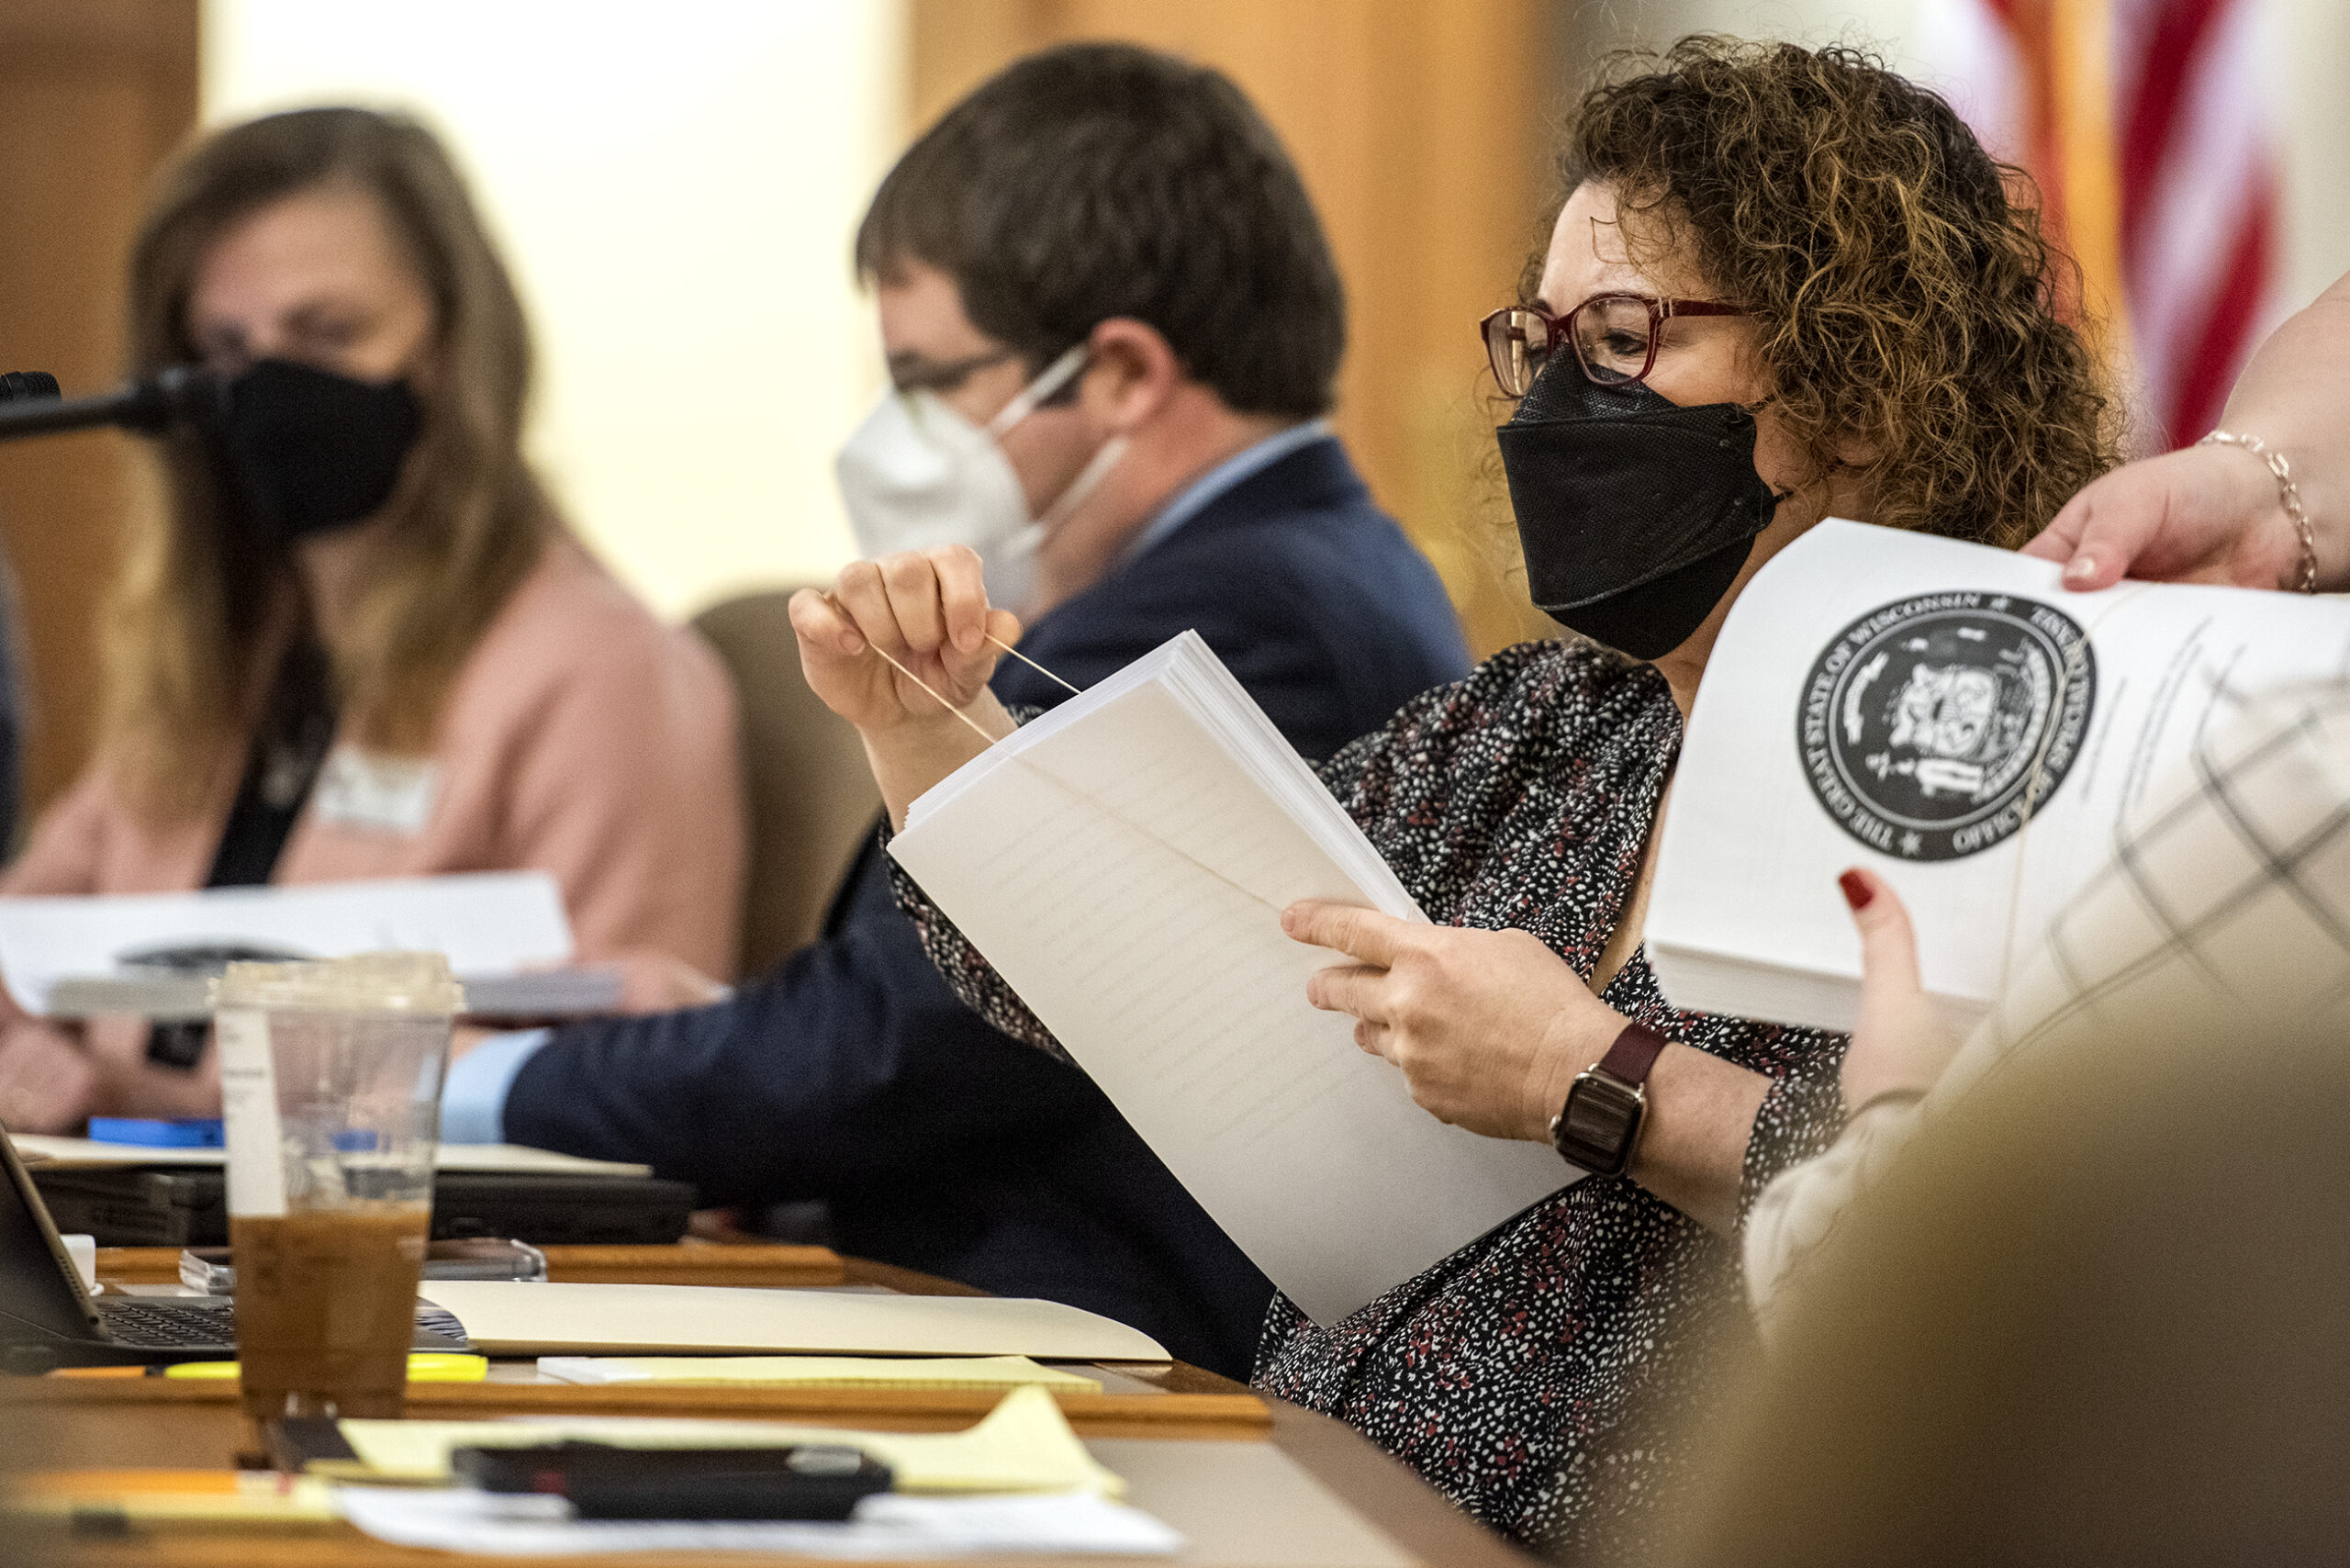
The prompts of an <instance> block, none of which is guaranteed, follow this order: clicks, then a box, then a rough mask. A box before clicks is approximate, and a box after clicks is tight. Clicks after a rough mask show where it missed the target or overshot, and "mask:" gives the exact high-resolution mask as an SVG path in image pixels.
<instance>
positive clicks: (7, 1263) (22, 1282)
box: [0, 1130, 473, 1372]
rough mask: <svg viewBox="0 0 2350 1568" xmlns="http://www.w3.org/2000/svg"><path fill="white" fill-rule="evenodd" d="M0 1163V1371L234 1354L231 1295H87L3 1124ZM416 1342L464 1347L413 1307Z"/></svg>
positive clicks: (451, 1331) (458, 1330)
mask: <svg viewBox="0 0 2350 1568" xmlns="http://www.w3.org/2000/svg"><path fill="white" fill-rule="evenodd" d="M0 1166H5V1167H6V1175H7V1179H6V1181H5V1182H0V1371H7V1372H42V1371H46V1370H48V1369H49V1368H50V1367H61V1366H120V1365H126V1364H133V1363H139V1362H151V1361H229V1360H230V1359H232V1358H234V1357H235V1355H236V1353H237V1339H236V1326H235V1321H234V1318H233V1316H232V1315H231V1310H230V1307H231V1298H230V1297H228V1296H176V1297H168V1296H165V1297H158V1296H111V1295H108V1296H93V1295H92V1294H90V1293H89V1292H88V1291H87V1290H86V1289H84V1286H83V1284H82V1274H81V1271H79V1270H77V1269H76V1268H74V1267H73V1260H72V1259H71V1258H69V1257H68V1256H66V1252H65V1244H64V1243H63V1242H62V1241H60V1240H59V1239H58V1237H57V1226H56V1225H55V1224H54V1223H53V1222H52V1221H51V1220H50V1217H49V1207H48V1205H47V1204H43V1203H42V1202H41V1197H40V1193H39V1190H38V1189H36V1188H35V1187H34V1186H33V1182H32V1177H31V1176H30V1175H29V1174H28V1172H27V1171H26V1170H25V1163H24V1161H23V1160H22V1159H18V1158H17V1148H16V1145H15V1143H14V1142H13V1141H12V1140H11V1139H10V1138H9V1137H8V1136H7V1134H6V1131H5V1130H0ZM415 1348H416V1349H417V1350H471V1349H472V1348H473V1347H472V1346H471V1345H470V1344H469V1343H468V1342H467V1341H466V1338H465V1333H464V1328H463V1327H460V1326H459V1324H458V1322H457V1320H456V1318H454V1317H453V1316H450V1315H449V1314H448V1313H446V1312H444V1311H442V1310H441V1309H440V1308H438V1307H432V1306H426V1305H421V1304H420V1305H419V1307H418V1309H417V1329H416V1341H415Z"/></svg>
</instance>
